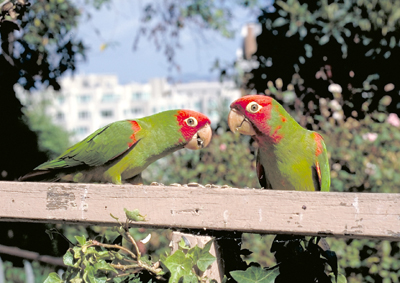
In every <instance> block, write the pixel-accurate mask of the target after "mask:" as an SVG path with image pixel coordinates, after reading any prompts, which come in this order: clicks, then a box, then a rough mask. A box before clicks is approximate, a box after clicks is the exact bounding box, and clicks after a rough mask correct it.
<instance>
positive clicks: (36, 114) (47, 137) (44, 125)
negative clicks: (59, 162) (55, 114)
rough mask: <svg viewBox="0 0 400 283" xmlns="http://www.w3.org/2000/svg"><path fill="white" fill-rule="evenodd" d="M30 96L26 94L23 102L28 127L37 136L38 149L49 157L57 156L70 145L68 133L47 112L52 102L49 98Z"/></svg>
mask: <svg viewBox="0 0 400 283" xmlns="http://www.w3.org/2000/svg"><path fill="white" fill-rule="evenodd" d="M41 95H42V94H39V93H37V94H35V95H34V96H35V97H32V96H31V95H30V94H26V101H25V102H24V108H23V113H24V119H25V121H26V124H27V125H28V126H29V128H30V129H31V130H32V131H33V132H35V133H36V135H37V137H38V144H39V150H40V151H42V152H45V153H46V155H47V156H48V158H49V159H52V158H55V157H57V156H59V155H60V154H61V153H63V151H64V150H65V149H66V148H68V147H69V146H70V141H69V139H70V133H69V132H68V131H66V130H65V129H63V128H62V127H61V126H59V125H56V124H54V122H53V120H52V117H51V116H50V115H49V114H47V113H48V107H49V105H50V104H51V103H52V101H51V100H50V99H49V98H45V97H36V96H41Z"/></svg>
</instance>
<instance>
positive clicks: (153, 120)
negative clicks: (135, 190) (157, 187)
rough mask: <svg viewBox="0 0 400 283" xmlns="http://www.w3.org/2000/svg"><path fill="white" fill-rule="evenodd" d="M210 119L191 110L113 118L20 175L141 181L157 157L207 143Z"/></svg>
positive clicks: (38, 178) (64, 179)
mask: <svg viewBox="0 0 400 283" xmlns="http://www.w3.org/2000/svg"><path fill="white" fill-rule="evenodd" d="M210 123H211V122H210V120H209V119H208V118H207V116H205V115H203V114H201V113H199V112H196V111H192V110H169V111H165V112H161V113H157V114H154V115H152V116H148V117H144V118H140V119H135V120H124V121H118V122H114V123H111V124H109V125H107V126H105V127H103V128H101V129H99V130H97V131H95V132H94V133H93V134H91V135H90V136H88V137H87V138H85V139H84V140H82V141H81V142H79V143H77V144H75V145H74V146H72V147H70V148H69V149H67V150H66V151H65V152H64V153H63V154H61V155H60V156H59V157H57V158H56V159H54V160H51V161H48V162H46V163H43V164H41V165H39V166H38V167H36V168H35V169H34V170H33V172H31V173H28V174H27V175H25V176H23V177H21V178H20V180H21V181H26V180H35V181H53V182H54V181H61V182H82V183H88V182H100V183H114V184H122V183H133V184H138V183H141V182H142V180H141V172H142V171H143V170H144V169H145V168H146V167H147V166H149V165H150V164H151V163H153V162H154V161H156V160H157V159H159V158H162V157H164V156H166V155H168V154H170V153H172V152H174V151H176V150H179V149H181V148H184V147H185V148H189V149H192V150H196V149H201V148H203V147H205V146H207V145H208V144H209V142H210V140H211V136H212V131H211V127H210Z"/></svg>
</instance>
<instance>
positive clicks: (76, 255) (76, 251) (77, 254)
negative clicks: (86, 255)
mask: <svg viewBox="0 0 400 283" xmlns="http://www.w3.org/2000/svg"><path fill="white" fill-rule="evenodd" d="M72 250H73V251H74V258H76V259H78V258H81V251H82V248H81V247H78V246H75V247H73V248H72Z"/></svg>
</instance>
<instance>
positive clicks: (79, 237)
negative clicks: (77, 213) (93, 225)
mask: <svg viewBox="0 0 400 283" xmlns="http://www.w3.org/2000/svg"><path fill="white" fill-rule="evenodd" d="M75 239H76V240H77V241H78V243H79V244H80V245H81V246H83V245H84V244H86V237H85V236H75Z"/></svg>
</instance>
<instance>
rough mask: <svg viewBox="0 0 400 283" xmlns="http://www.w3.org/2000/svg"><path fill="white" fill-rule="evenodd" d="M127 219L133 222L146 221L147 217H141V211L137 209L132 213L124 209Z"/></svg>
mask: <svg viewBox="0 0 400 283" xmlns="http://www.w3.org/2000/svg"><path fill="white" fill-rule="evenodd" d="M124 211H125V214H126V217H127V218H128V219H129V220H131V221H146V218H145V216H143V215H141V214H140V212H139V209H135V210H132V211H129V210H127V209H126V208H124Z"/></svg>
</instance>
